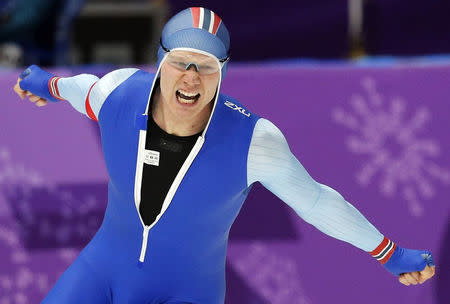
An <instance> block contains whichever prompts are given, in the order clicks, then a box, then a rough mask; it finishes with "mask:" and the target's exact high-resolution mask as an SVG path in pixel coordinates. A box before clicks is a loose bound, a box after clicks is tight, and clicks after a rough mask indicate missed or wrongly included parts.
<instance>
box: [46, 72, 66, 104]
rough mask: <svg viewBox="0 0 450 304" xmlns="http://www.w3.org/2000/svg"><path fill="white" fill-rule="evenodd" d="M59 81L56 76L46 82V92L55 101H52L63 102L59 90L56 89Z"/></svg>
mask: <svg viewBox="0 0 450 304" xmlns="http://www.w3.org/2000/svg"><path fill="white" fill-rule="evenodd" d="M60 79H61V77H58V76H53V77H51V78H50V79H49V80H48V91H49V93H50V95H51V96H52V97H53V98H54V99H55V100H52V101H60V100H65V99H64V98H62V97H61V95H60V94H59V89H58V81H59V80H60Z"/></svg>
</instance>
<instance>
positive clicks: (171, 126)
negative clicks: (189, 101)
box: [151, 87, 213, 136]
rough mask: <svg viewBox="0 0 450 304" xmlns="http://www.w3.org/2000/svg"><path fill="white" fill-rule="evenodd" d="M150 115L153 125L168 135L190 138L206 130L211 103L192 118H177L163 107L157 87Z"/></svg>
mask: <svg viewBox="0 0 450 304" xmlns="http://www.w3.org/2000/svg"><path fill="white" fill-rule="evenodd" d="M152 99H153V100H152V111H151V115H152V117H153V120H154V121H155V123H156V124H157V125H158V126H159V127H160V128H161V129H163V130H164V131H165V132H167V133H168V134H172V135H176V136H190V135H194V134H197V133H200V132H201V131H202V130H204V129H205V128H206V125H207V124H208V120H209V117H210V115H211V111H212V107H213V102H210V103H209V104H208V105H207V106H206V107H205V109H203V110H202V111H201V112H200V113H198V114H197V115H195V116H194V117H191V116H189V117H184V118H183V117H177V116H176V115H174V113H172V112H171V111H170V109H168V107H166V106H165V103H164V102H163V100H162V95H161V91H160V89H159V87H158V88H157V91H156V92H155V95H154V96H153V98H152Z"/></svg>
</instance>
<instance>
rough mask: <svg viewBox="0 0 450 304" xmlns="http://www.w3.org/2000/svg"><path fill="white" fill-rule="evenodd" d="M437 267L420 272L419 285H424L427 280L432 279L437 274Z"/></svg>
mask: <svg viewBox="0 0 450 304" xmlns="http://www.w3.org/2000/svg"><path fill="white" fill-rule="evenodd" d="M435 269H436V267H435V266H427V267H425V269H424V270H422V271H421V272H419V283H420V284H422V283H423V282H425V281H426V280H428V279H430V278H431V277H433V276H434V274H435Z"/></svg>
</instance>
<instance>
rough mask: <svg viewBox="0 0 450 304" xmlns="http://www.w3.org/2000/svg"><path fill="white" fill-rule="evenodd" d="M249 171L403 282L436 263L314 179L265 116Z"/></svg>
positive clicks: (421, 276)
mask: <svg viewBox="0 0 450 304" xmlns="http://www.w3.org/2000/svg"><path fill="white" fill-rule="evenodd" d="M247 174H248V176H247V180H248V184H249V185H250V184H252V183H253V182H256V181H259V182H261V184H263V185H264V187H266V188H267V189H269V190H270V191H271V192H272V193H274V194H275V195H277V196H278V197H279V198H280V199H281V200H283V201H284V202H285V203H287V204H288V205H289V206H290V207H292V208H293V209H294V210H295V211H296V212H297V214H298V215H299V216H301V217H302V218H303V219H304V220H305V221H306V222H308V223H310V224H312V225H314V226H315V227H316V228H318V229H319V230H320V231H322V232H324V233H326V234H328V235H330V236H332V237H334V238H337V239H340V240H343V241H345V242H348V243H350V244H352V245H354V246H356V247H358V248H360V249H362V250H364V251H366V252H368V253H370V254H371V255H372V256H374V257H375V258H377V260H378V261H379V262H380V263H381V264H383V266H385V268H386V269H387V270H388V271H390V272H392V273H393V274H395V275H398V276H399V280H400V282H402V283H403V284H405V285H409V284H417V283H422V282H424V281H425V280H427V279H428V278H430V277H431V276H432V275H433V274H434V267H433V268H430V267H428V266H427V265H433V266H434V264H433V263H432V259H431V255H430V254H429V252H424V251H415V250H409V249H403V248H401V247H399V246H398V245H396V244H394V243H393V242H391V241H390V240H389V239H387V238H386V237H384V235H383V234H381V233H380V232H379V231H378V230H377V229H376V228H375V227H374V226H373V225H372V224H371V223H370V222H369V221H368V220H367V219H366V218H365V217H364V216H363V215H362V214H361V213H360V212H359V211H358V210H357V209H356V208H354V207H353V206H352V205H351V204H350V203H348V202H347V201H346V200H345V199H344V198H343V197H342V196H341V195H340V194H339V193H338V192H337V191H335V190H334V189H332V188H330V187H328V186H326V185H323V184H320V183H317V182H316V181H315V180H314V179H313V178H312V177H311V176H310V175H309V174H308V172H307V171H306V170H305V168H304V167H303V166H302V164H301V163H300V162H299V161H298V160H297V158H296V157H295V156H294V155H293V154H292V153H291V151H290V149H289V146H288V143H287V141H286V139H285V137H284V136H283V134H282V133H281V131H280V130H279V129H278V128H277V127H276V126H275V125H274V124H273V123H271V122H270V121H268V120H266V119H260V120H258V122H257V124H256V126H255V130H254V133H253V137H252V141H251V144H250V149H249V155H248V165H247ZM422 254H423V255H426V256H424V257H422ZM426 266H427V267H426Z"/></svg>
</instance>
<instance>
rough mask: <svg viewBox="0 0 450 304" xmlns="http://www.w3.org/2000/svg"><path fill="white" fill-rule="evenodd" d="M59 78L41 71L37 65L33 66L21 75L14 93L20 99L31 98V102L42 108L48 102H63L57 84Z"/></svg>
mask: <svg viewBox="0 0 450 304" xmlns="http://www.w3.org/2000/svg"><path fill="white" fill-rule="evenodd" d="M58 80H59V77H55V76H54V75H53V74H51V73H49V72H47V71H45V70H43V69H41V68H40V67H38V66H37V65H31V66H29V67H28V68H26V69H25V70H24V71H23V72H22V74H20V76H19V79H18V80H17V83H16V85H15V86H14V91H15V92H16V93H17V94H18V95H19V96H20V98H22V99H23V98H25V97H26V96H28V97H29V99H30V101H31V102H34V103H36V105H37V106H39V107H41V106H44V105H46V104H47V101H51V102H58V101H60V100H63V99H62V98H61V97H60V96H59V95H55V94H58V89H57V85H56V84H57V82H58Z"/></svg>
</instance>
